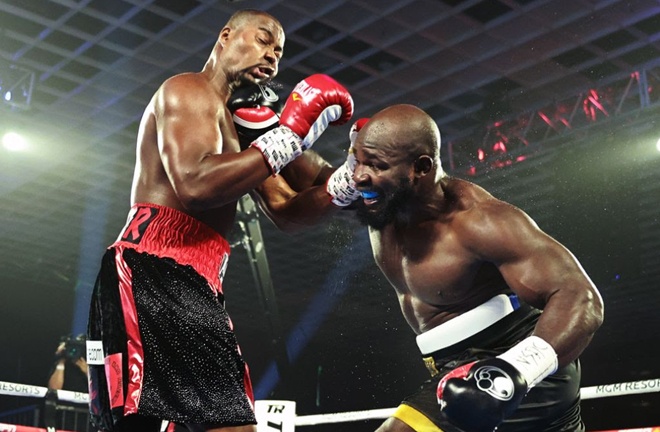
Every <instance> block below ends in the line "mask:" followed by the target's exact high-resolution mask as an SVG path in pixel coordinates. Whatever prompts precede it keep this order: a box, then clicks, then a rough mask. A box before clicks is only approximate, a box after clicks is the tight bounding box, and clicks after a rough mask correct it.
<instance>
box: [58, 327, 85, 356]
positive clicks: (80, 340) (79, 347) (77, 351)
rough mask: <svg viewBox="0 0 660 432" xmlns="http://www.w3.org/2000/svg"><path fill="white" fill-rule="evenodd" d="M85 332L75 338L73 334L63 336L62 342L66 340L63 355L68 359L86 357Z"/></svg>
mask: <svg viewBox="0 0 660 432" xmlns="http://www.w3.org/2000/svg"><path fill="white" fill-rule="evenodd" d="M86 339H87V338H86V337H85V335H84V334H81V335H78V336H76V337H75V338H74V337H72V336H63V337H62V338H61V342H64V350H63V351H62V354H61V356H62V357H64V358H66V359H68V360H74V361H75V360H78V359H79V358H81V357H82V358H85V341H86Z"/></svg>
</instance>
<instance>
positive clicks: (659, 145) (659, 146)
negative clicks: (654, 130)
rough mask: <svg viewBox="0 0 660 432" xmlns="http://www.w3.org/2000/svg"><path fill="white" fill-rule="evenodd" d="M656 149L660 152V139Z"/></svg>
mask: <svg viewBox="0 0 660 432" xmlns="http://www.w3.org/2000/svg"><path fill="white" fill-rule="evenodd" d="M655 148H656V150H658V151H659V152H660V138H658V142H656V143H655Z"/></svg>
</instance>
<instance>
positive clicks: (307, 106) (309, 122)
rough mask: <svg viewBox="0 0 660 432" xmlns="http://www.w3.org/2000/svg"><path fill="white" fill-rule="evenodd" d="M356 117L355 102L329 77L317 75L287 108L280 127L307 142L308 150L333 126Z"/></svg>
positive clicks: (301, 84) (301, 85)
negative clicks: (287, 129)
mask: <svg viewBox="0 0 660 432" xmlns="http://www.w3.org/2000/svg"><path fill="white" fill-rule="evenodd" d="M352 116H353V98H352V97H351V95H350V94H349V93H348V90H346V89H345V88H344V87H343V86H342V85H341V84H339V83H338V82H337V81H335V80H334V79H332V78H330V77H329V76H328V75H323V74H316V75H312V76H310V77H307V78H305V79H304V80H302V81H300V82H299V83H298V85H296V87H295V88H294V89H293V91H292V92H291V94H290V95H289V98H288V99H287V100H286V103H285V104H284V110H282V115H281V116H280V124H281V125H284V126H287V127H288V128H289V129H291V130H292V131H293V132H294V133H295V134H296V135H298V136H299V137H301V138H302V139H303V147H304V150H307V149H308V148H309V147H311V146H312V144H313V143H314V141H316V140H317V139H318V137H319V136H321V134H322V133H323V131H325V129H326V128H327V127H328V125H329V124H332V125H334V126H338V125H342V124H344V123H346V122H347V121H349V120H350V119H351V117H352Z"/></svg>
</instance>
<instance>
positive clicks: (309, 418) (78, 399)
mask: <svg viewBox="0 0 660 432" xmlns="http://www.w3.org/2000/svg"><path fill="white" fill-rule="evenodd" d="M56 391H57V398H58V399H59V400H61V401H66V402H72V403H79V404H87V403H89V396H88V394H87V393H80V392H73V391H69V390H56ZM658 391H660V378H654V379H648V380H641V381H630V382H622V383H614V384H603V385H597V386H591V387H583V388H582V389H580V393H581V398H582V399H583V400H587V399H597V398H603V397H612V396H625V395H634V394H643V393H655V392H658ZM47 392H48V389H47V388H46V387H40V386H33V385H27V384H17V383H11V382H6V381H0V395H9V396H25V397H36V398H39V397H45V396H46V393H47ZM395 410H396V408H380V409H372V410H362V411H346V412H340V413H329V414H312V415H304V416H296V420H295V424H296V426H311V425H316V424H325V423H341V422H350V421H359V420H372V419H385V418H388V417H390V416H391V414H392V413H393V412H394V411H395ZM0 432H2V429H0Z"/></svg>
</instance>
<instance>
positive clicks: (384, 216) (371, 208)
mask: <svg viewBox="0 0 660 432" xmlns="http://www.w3.org/2000/svg"><path fill="white" fill-rule="evenodd" d="M369 126H371V128H369ZM391 137H392V135H391V134H390V133H389V132H388V130H387V129H386V128H380V127H379V125H378V124H377V123H376V122H373V124H372V122H369V123H368V125H367V127H365V129H364V130H363V131H361V132H360V134H359V135H358V137H357V139H356V141H355V145H354V147H355V158H356V160H357V165H356V167H355V174H354V177H353V179H354V180H355V184H356V186H357V188H358V190H359V191H360V193H361V194H362V204H364V205H361V206H359V207H358V212H357V213H358V218H359V219H360V220H361V221H362V222H363V223H365V224H367V225H369V226H372V227H374V228H376V229H381V228H383V227H384V226H385V225H387V224H389V223H391V222H392V221H394V218H395V217H396V215H397V214H399V213H400V212H402V211H405V209H406V207H407V203H408V202H409V201H410V200H411V199H412V198H413V197H414V189H413V187H412V181H411V177H410V176H411V173H412V163H411V162H410V161H409V158H408V157H407V156H406V155H405V154H401V150H400V147H398V146H397V145H396V143H392V142H389V140H391Z"/></svg>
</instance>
